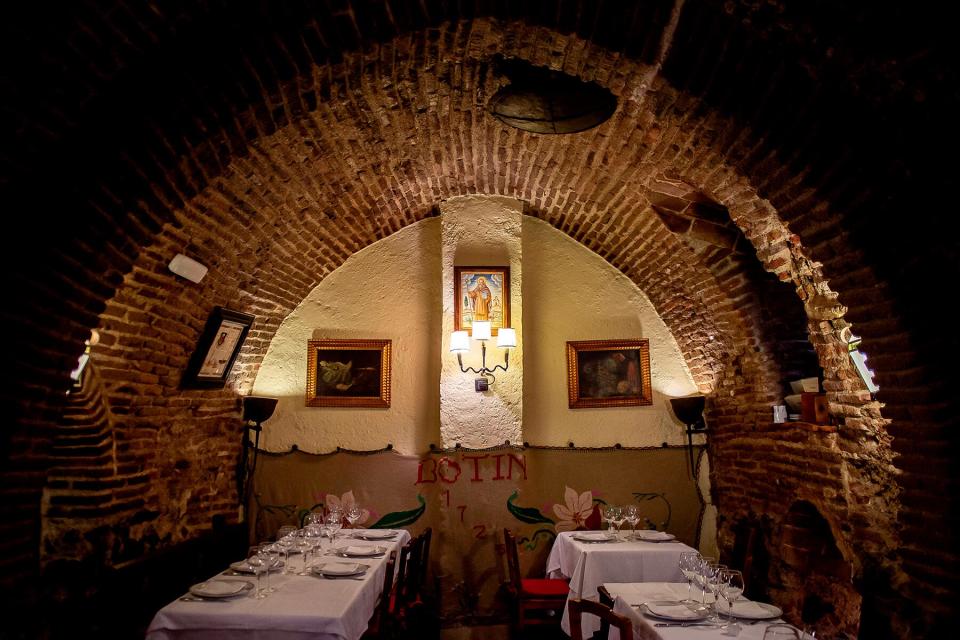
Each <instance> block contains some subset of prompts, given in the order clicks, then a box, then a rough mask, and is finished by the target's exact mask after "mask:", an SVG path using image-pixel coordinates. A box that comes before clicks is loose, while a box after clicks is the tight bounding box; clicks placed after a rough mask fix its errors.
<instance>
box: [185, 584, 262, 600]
mask: <svg viewBox="0 0 960 640" xmlns="http://www.w3.org/2000/svg"><path fill="white" fill-rule="evenodd" d="M251 589H253V583H252V582H247V581H246V580H207V581H206V582H201V583H200V584H195V585H193V586H192V587H190V593H191V594H193V595H195V596H199V597H201V598H232V597H234V596H239V595H241V594H244V593H246V592H247V591H250V590H251Z"/></svg>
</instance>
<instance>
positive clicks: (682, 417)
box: [670, 396, 707, 478]
mask: <svg viewBox="0 0 960 640" xmlns="http://www.w3.org/2000/svg"><path fill="white" fill-rule="evenodd" d="M705 401H706V398H705V397H704V396H690V397H688V398H670V406H671V407H672V408H673V415H675V416H677V420H679V421H680V422H682V423H683V424H685V425H687V449H688V452H689V454H690V468H689V471H690V477H691V478H692V477H693V476H694V471H695V469H696V462H695V461H694V459H693V434H695V433H705V432H706V430H707V425H706V423H705V422H704V420H703V408H704V406H705Z"/></svg>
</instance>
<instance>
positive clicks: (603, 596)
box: [596, 585, 629, 640]
mask: <svg viewBox="0 0 960 640" xmlns="http://www.w3.org/2000/svg"><path fill="white" fill-rule="evenodd" d="M597 596H598V598H597V599H598V600H600V604H602V605H603V606H605V607H610V608H611V609H613V596H612V595H610V592H609V591H607V588H606V587H605V586H603V585H600V586H599V587H597ZM609 635H610V622H609V621H608V620H604V619H603V618H601V619H600V632H599V633H597V636H596V637H598V638H606V637H608V636H609ZM628 640H629V639H628Z"/></svg>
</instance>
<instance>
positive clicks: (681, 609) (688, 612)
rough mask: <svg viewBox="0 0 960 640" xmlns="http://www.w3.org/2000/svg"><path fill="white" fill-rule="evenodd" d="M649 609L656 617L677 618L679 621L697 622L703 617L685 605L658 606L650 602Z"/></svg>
mask: <svg viewBox="0 0 960 640" xmlns="http://www.w3.org/2000/svg"><path fill="white" fill-rule="evenodd" d="M647 609H649V610H650V613H652V614H653V615H655V616H661V617H664V618H675V619H677V620H695V619H697V618H702V617H703V616H702V615H701V614H699V613H697V612H696V611H694V610H692V609H691V608H690V607H688V606H687V605H685V604H662V603H661V604H657V603H655V602H648V603H647Z"/></svg>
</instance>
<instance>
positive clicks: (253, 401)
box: [237, 396, 277, 506]
mask: <svg viewBox="0 0 960 640" xmlns="http://www.w3.org/2000/svg"><path fill="white" fill-rule="evenodd" d="M276 408H277V399H276V398H265V397H263V396H247V397H245V398H244V399H243V427H244V428H243V453H242V458H241V461H240V467H239V469H238V471H239V473H238V474H237V492H238V494H239V495H240V504H241V505H244V506H246V504H247V496H248V495H249V493H250V483H251V482H252V481H253V472H254V471H256V469H257V453H258V452H259V451H260V432H261V431H263V423H264V422H266V421H267V420H269V419H270V416H272V415H273V411H274V410H275V409H276ZM251 423H253V424H251ZM250 431H253V432H254V433H255V434H256V436H255V437H254V441H253V443H252V444H251V443H250ZM251 446H252V447H253V463H252V464H251V465H250V466H249V467H247V461H248V460H249V451H248V450H249V448H250V447H251Z"/></svg>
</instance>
